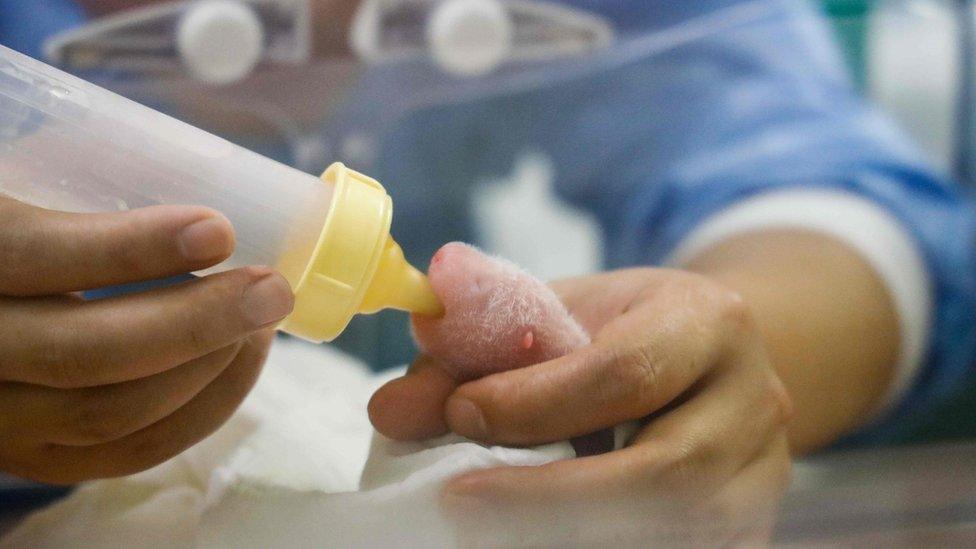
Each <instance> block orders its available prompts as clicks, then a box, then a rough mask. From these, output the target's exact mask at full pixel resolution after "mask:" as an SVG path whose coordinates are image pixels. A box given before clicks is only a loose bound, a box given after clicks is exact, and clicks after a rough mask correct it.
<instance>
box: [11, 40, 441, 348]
mask: <svg viewBox="0 0 976 549" xmlns="http://www.w3.org/2000/svg"><path fill="white" fill-rule="evenodd" d="M0 173H2V174H3V177H2V178H0V193H3V194H6V195H8V196H11V197H13V198H16V199H18V200H21V201H24V202H27V203H30V204H34V205H37V206H42V207H45V208H50V209H57V210H64V211H72V212H109V211H122V210H128V209H130V208H139V207H144V206H152V205H157V204H200V205H204V206H209V207H212V208H214V209H216V210H218V211H220V212H222V213H223V214H224V215H226V216H227V218H228V219H229V220H230V221H231V223H233V225H234V228H235V230H236V234H237V247H236V250H235V252H234V254H233V256H231V258H230V259H228V260H227V261H225V262H223V263H221V264H220V265H218V266H216V267H214V268H211V269H208V270H205V271H202V272H201V273H200V274H207V273H209V272H212V271H215V270H227V269H231V268H235V267H241V266H244V265H253V264H264V265H271V266H274V267H275V268H277V269H278V270H280V271H281V273H282V274H283V275H284V276H285V278H286V279H288V281H289V283H290V284H291V285H292V287H293V289H294V290H295V294H296V304H295V311H294V312H293V313H292V315H291V316H289V317H288V318H287V319H286V320H285V321H284V322H283V324H282V328H283V329H284V330H286V331H288V332H290V333H293V334H295V335H298V336H301V337H304V338H306V339H310V340H313V341H323V340H331V339H333V338H335V337H336V336H337V335H338V334H339V333H340V332H341V331H342V330H343V329H344V328H345V326H346V324H347V323H348V322H349V320H350V319H351V317H352V316H353V315H354V314H355V313H357V312H375V311H378V310H379V309H382V308H385V307H395V308H400V309H404V310H409V311H415V312H423V313H428V314H437V313H438V312H439V309H440V305H439V304H438V302H437V300H436V298H435V297H434V295H433V293H432V291H431V290H430V287H429V285H428V283H427V280H426V278H425V277H424V275H423V274H421V273H420V272H419V271H417V270H416V269H414V268H413V267H411V266H410V265H409V264H408V263H407V262H406V261H405V260H404V258H403V253H402V251H401V250H400V247H399V246H398V245H397V244H396V242H394V241H393V240H392V238H390V236H389V228H390V224H391V221H392V207H393V204H392V201H391V199H390V197H389V196H388V195H387V194H386V192H385V190H384V189H383V187H382V186H381V185H380V184H379V183H378V182H376V181H375V180H372V179H370V178H368V177H366V176H364V175H362V174H359V173H357V172H354V171H352V170H349V169H348V168H346V167H345V166H343V165H342V164H334V165H333V166H331V167H330V168H329V169H328V170H327V171H326V172H325V174H323V176H322V178H321V179H319V178H316V177H314V176H311V175H308V174H306V173H303V172H301V171H298V170H296V169H294V168H290V167H288V166H285V165H283V164H280V163H278V162H275V161H273V160H270V159H268V158H265V157H263V156H260V155H258V154H256V153H253V152H250V151H248V150H246V149H243V148H241V147H238V146H236V145H234V144H231V143H230V142H228V141H225V140H223V139H221V138H218V137H215V136H213V135H210V134H208V133H206V132H203V131H201V130H198V129H196V128H194V127H192V126H189V125H187V124H184V123H182V122H179V121H177V120H175V119H172V118H169V117H168V116H166V115H163V114H161V113H158V112H156V111H153V110H152V109H149V108H146V107H143V106H141V105H139V104H137V103H134V102H132V101H129V100H127V99H124V98H122V97H120V96H117V95H115V94H113V93H111V92H108V91H106V90H103V89H101V88H99V87H97V86H94V85H92V84H89V83H87V82H85V81H83V80H80V79H78V78H75V77H73V76H70V75H68V74H66V73H63V72H61V71H58V70H57V69H54V68H52V67H50V66H47V65H45V64H43V63H41V62H38V61H36V60H33V59H31V58H29V57H26V56H23V55H21V54H19V53H16V52H14V51H13V50H10V49H7V48H4V47H2V46H0Z"/></svg>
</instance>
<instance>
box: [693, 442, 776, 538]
mask: <svg viewBox="0 0 976 549" xmlns="http://www.w3.org/2000/svg"><path fill="white" fill-rule="evenodd" d="M791 478H792V465H791V461H790V451H789V445H788V443H787V439H786V436H785V434H782V433H781V435H780V436H779V437H776V438H775V439H774V440H773V441H772V442H771V443H770V444H769V445H767V447H766V448H765V449H764V451H763V452H762V453H761V454H760V455H758V456H757V457H756V459H754V460H753V461H751V462H750V463H749V464H748V465H746V466H745V467H744V468H743V469H741V470H740V471H739V472H738V473H737V474H736V476H735V477H734V478H733V479H731V480H730V481H729V482H728V483H727V484H726V485H725V486H724V487H723V488H722V490H721V491H720V492H719V493H717V494H716V495H715V497H714V498H712V499H711V500H709V501H708V502H706V503H705V504H704V505H702V506H701V507H699V508H697V509H695V510H693V511H692V513H691V515H692V516H690V517H689V520H690V523H691V524H694V525H695V534H696V535H697V537H698V539H697V540H696V542H700V543H701V544H708V545H715V544H717V543H732V544H734V545H735V546H743V544H744V543H749V542H752V543H754V544H755V545H754V546H757V547H758V546H763V542H768V541H769V535H770V533H771V531H772V526H773V523H774V522H775V520H776V514H777V510H778V509H779V504H780V501H781V500H782V497H783V494H785V493H786V490H787V489H788V488H789V484H790V480H791ZM736 542H738V543H736ZM750 546H753V545H750Z"/></svg>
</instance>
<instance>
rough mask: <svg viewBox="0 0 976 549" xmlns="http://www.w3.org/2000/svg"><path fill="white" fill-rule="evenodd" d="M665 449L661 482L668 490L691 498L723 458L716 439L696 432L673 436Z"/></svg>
mask: <svg viewBox="0 0 976 549" xmlns="http://www.w3.org/2000/svg"><path fill="white" fill-rule="evenodd" d="M666 448H667V450H666V453H665V455H666V458H665V460H664V470H663V471H662V480H663V482H664V484H665V485H666V486H667V487H668V488H669V489H671V490H673V491H675V492H676V493H684V494H686V495H687V496H688V497H694V496H695V495H696V493H697V491H698V487H699V486H701V485H702V484H703V483H704V482H707V481H708V478H707V477H708V475H707V474H704V473H705V472H707V471H709V470H710V469H713V468H714V466H715V464H716V463H718V462H720V460H721V457H722V455H723V453H722V449H721V448H719V447H717V445H716V442H715V437H710V436H708V434H707V433H699V432H697V431H687V432H685V433H683V434H681V435H679V436H676V437H674V439H673V440H672V441H671V442H670V444H668V445H667V446H666Z"/></svg>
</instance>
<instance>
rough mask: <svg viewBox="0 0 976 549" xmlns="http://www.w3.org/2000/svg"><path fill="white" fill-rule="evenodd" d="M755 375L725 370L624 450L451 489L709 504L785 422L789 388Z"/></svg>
mask: <svg viewBox="0 0 976 549" xmlns="http://www.w3.org/2000/svg"><path fill="white" fill-rule="evenodd" d="M755 370H756V372H755V373H749V372H745V373H743V372H738V371H734V370H733V371H724V370H723V371H722V372H720V373H719V374H717V375H716V379H714V380H709V381H710V383H709V384H707V385H706V386H705V387H704V388H702V389H700V390H699V391H698V392H697V393H696V394H695V395H694V396H693V397H692V398H690V399H689V400H688V401H687V402H685V403H684V404H682V405H681V406H678V407H677V408H676V409H674V410H673V411H671V412H670V413H668V414H664V415H663V416H661V417H658V418H656V419H655V420H653V421H652V422H651V423H650V424H649V425H648V426H647V427H645V429H644V430H643V431H642V432H641V433H639V434H638V435H637V437H636V438H635V439H634V442H633V445H632V446H629V447H627V448H624V449H622V450H618V451H616V452H611V453H609V454H605V455H602V456H596V457H588V458H582V459H575V460H569V461H559V462H555V463H550V464H548V465H544V466H541V467H502V468H497V469H486V470H481V471H475V472H473V473H468V474H466V475H463V476H461V477H458V478H457V479H454V480H452V481H451V482H450V483H449V484H448V485H447V487H446V491H447V493H450V494H452V495H456V496H463V497H469V498H477V499H481V500H485V501H490V502H492V503H493V504H496V505H497V506H499V507H505V506H509V505H523V504H531V505H536V506H552V505H559V504H560V503H565V502H571V501H575V500H576V498H577V496H578V494H580V493H585V494H588V496H592V497H593V498H603V499H606V500H610V501H612V500H638V499H643V498H645V497H647V496H648V495H654V494H658V495H660V494H666V495H667V497H668V498H669V502H674V501H677V500H679V499H681V500H689V501H694V500H696V499H698V500H701V499H703V498H704V497H705V496H707V495H708V494H711V493H714V492H715V491H716V490H717V489H718V488H719V487H720V486H722V485H723V484H724V483H725V482H726V481H728V479H730V478H732V476H733V475H735V473H736V472H737V471H738V470H739V469H740V468H741V467H742V466H743V465H744V464H745V463H748V462H749V461H750V460H752V459H753V458H754V457H755V456H756V454H757V453H758V452H759V451H760V449H762V448H764V447H766V446H767V445H768V442H769V441H770V440H771V439H772V437H774V436H776V435H777V434H778V433H780V432H781V430H782V428H783V426H784V424H785V417H786V415H787V414H788V410H786V409H784V407H783V403H782V402H781V400H782V399H783V398H784V397H783V396H782V394H781V393H780V391H782V389H781V384H780V383H779V382H778V380H777V379H776V378H775V377H774V376H772V374H769V373H768V372H767V371H766V370H764V369H760V368H755Z"/></svg>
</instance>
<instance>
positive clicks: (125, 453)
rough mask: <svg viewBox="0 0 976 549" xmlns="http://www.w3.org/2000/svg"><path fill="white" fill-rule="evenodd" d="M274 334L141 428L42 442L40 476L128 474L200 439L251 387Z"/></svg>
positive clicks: (260, 336) (64, 480) (55, 479)
mask: <svg viewBox="0 0 976 549" xmlns="http://www.w3.org/2000/svg"><path fill="white" fill-rule="evenodd" d="M272 337H274V334H273V333H272V332H271V331H269V330H266V331H262V332H258V333H255V334H253V335H251V336H250V337H248V338H247V340H246V341H245V342H244V344H243V346H242V347H241V350H240V352H239V353H238V355H237V357H236V358H235V359H234V360H233V361H232V362H231V364H230V365H229V366H228V367H227V368H226V369H225V370H224V371H223V372H222V373H221V374H220V376H218V377H217V379H215V380H214V381H213V382H212V383H211V384H210V385H208V386H207V387H206V388H205V389H203V390H202V391H200V393H199V394H198V395H197V396H196V397H195V398H193V400H191V401H190V402H188V403H187V404H186V405H184V406H183V407H182V408H180V409H179V410H177V411H176V412H174V413H173V414H171V415H169V416H167V417H166V418H164V419H163V420H161V421H159V422H157V423H155V424H153V425H151V426H149V427H147V428H145V429H142V430H140V431H137V432H135V433H133V434H131V435H129V436H127V437H124V438H121V439H118V440H114V441H111V442H107V443H105V444H99V445H96V446H56V445H46V446H45V448H44V450H43V451H42V452H39V454H38V455H37V456H36V459H37V460H38V461H39V462H40V463H41V465H42V466H43V469H44V470H45V471H47V472H46V473H45V474H43V477H42V478H39V479H38V480H41V481H43V482H48V483H52V484H71V483H76V482H79V481H82V480H88V479H93V478H104V477H117V476H123V475H130V474H133V473H137V472H139V471H143V470H145V469H148V468H150V467H152V466H154V465H157V464H159V463H161V462H163V461H165V460H167V459H169V458H171V457H173V456H175V455H177V454H179V453H180V452H182V451H183V450H186V449H187V448H189V447H190V446H192V445H194V444H196V443H197V442H199V441H200V440H203V439H204V438H205V437H207V436H208V435H210V434H211V433H213V432H214V431H215V430H217V428H218V427H220V426H221V425H223V423H224V422H225V421H227V419H228V418H230V416H231V414H233V413H234V411H235V410H236V409H237V407H238V406H239V405H240V403H241V401H243V400H244V397H245V396H247V393H248V392H249V391H250V390H251V387H253V386H254V383H255V381H257V378H258V374H259V373H260V371H261V365H262V364H263V363H264V359H265V358H266V356H267V351H268V346H269V343H270V341H271V338H272ZM64 464H70V466H64ZM35 476H37V475H35Z"/></svg>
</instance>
